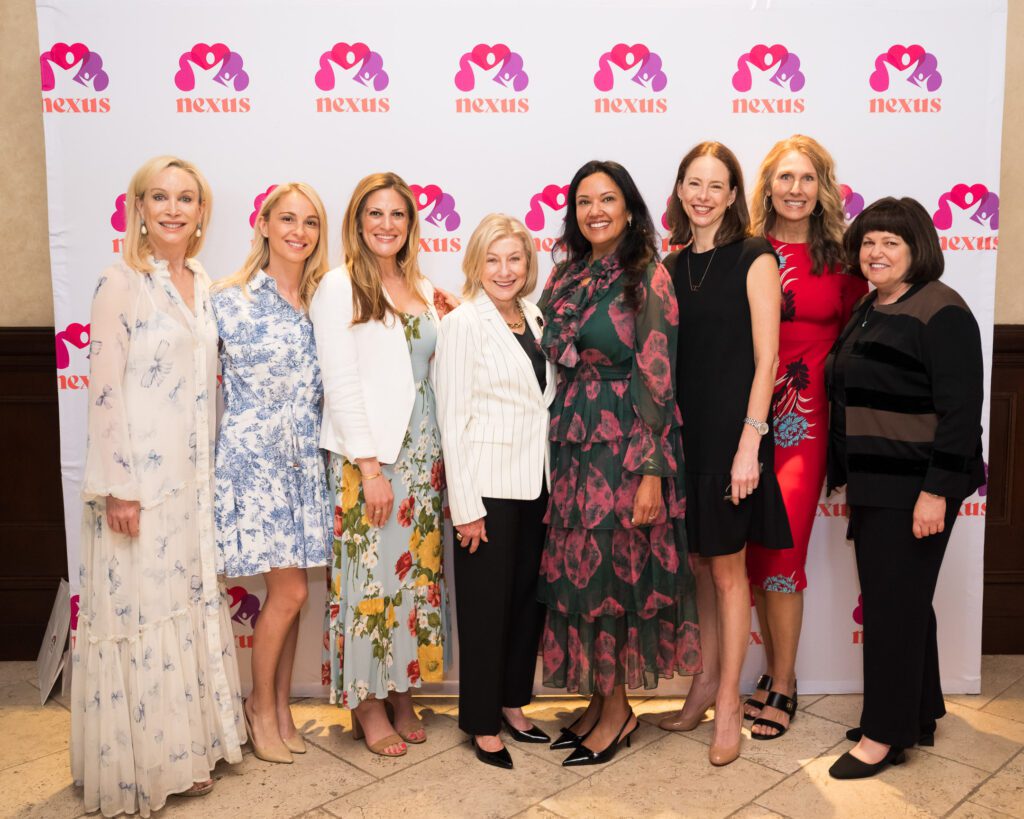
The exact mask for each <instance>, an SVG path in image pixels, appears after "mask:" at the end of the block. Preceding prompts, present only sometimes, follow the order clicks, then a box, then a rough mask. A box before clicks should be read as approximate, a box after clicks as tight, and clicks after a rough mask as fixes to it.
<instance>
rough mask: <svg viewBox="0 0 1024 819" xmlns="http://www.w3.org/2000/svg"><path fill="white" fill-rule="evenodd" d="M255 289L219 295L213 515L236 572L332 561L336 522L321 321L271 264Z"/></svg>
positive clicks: (226, 559)
mask: <svg viewBox="0 0 1024 819" xmlns="http://www.w3.org/2000/svg"><path fill="white" fill-rule="evenodd" d="M247 289H248V291H249V293H248V294H246V293H245V292H243V290H242V288H240V287H231V288H227V289H225V290H219V291H217V292H215V293H214V294H213V306H214V312H215V314H216V316H217V328H218V331H219V332H220V344H221V347H220V362H221V370H222V373H223V379H224V380H223V393H224V415H223V416H222V417H221V421H220V429H219V432H218V436H217V455H216V495H215V499H214V519H215V521H216V525H217V569H218V571H220V572H222V573H223V574H226V575H227V576H228V577H247V576H251V575H255V574H262V573H264V572H268V571H270V570H271V569H280V568H290V567H295V568H309V567H311V566H324V565H326V564H327V555H328V553H329V549H330V545H331V542H332V539H333V526H334V521H333V518H332V516H331V507H330V501H329V499H328V496H327V478H326V474H325V469H324V459H323V457H322V456H321V454H320V450H319V449H318V447H317V443H318V441H319V438H320V418H321V404H322V400H323V383H322V381H321V378H320V366H319V364H318V363H317V357H316V345H315V343H314V340H313V325H312V324H311V323H310V321H309V316H308V315H306V313H305V312H301V311H298V310H296V309H295V308H294V307H292V306H291V305H290V304H289V303H288V302H287V301H286V300H285V299H284V298H283V297H282V296H281V295H280V293H278V290H277V283H276V282H275V281H274V280H273V279H272V278H271V277H270V276H268V275H267V274H266V273H264V272H263V271H262V270H261V271H258V272H257V273H256V275H255V276H254V277H253V278H252V279H251V280H250V282H249V285H248V288H247Z"/></svg>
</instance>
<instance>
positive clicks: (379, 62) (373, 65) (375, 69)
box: [352, 51, 390, 91]
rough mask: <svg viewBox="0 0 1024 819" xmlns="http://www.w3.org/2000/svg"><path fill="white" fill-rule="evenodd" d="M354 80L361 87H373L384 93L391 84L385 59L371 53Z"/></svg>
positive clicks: (364, 59) (375, 53) (365, 58)
mask: <svg viewBox="0 0 1024 819" xmlns="http://www.w3.org/2000/svg"><path fill="white" fill-rule="evenodd" d="M352 80H353V81H354V82H357V83H359V84H360V85H372V86H373V90H374V91H383V90H384V89H385V88H387V87H388V82H390V78H389V77H388V72H387V71H385V70H384V58H383V57H381V56H380V54H378V53H377V52H376V51H371V52H370V53H369V54H367V55H366V57H364V58H363V64H362V65H361V66H359V70H358V71H357V72H356V74H355V76H354V77H353V78H352Z"/></svg>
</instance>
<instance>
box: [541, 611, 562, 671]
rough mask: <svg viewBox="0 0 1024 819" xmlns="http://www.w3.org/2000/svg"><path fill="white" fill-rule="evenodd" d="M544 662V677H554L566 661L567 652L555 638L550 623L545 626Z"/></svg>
mask: <svg viewBox="0 0 1024 819" xmlns="http://www.w3.org/2000/svg"><path fill="white" fill-rule="evenodd" d="M542 645H543V651H542V654H543V662H544V676H545V677H548V678H550V677H553V676H554V674H555V672H556V671H557V670H558V669H559V668H560V667H561V665H562V663H563V662H564V660H565V652H564V651H563V650H562V647H561V646H560V645H559V644H558V639H557V638H556V637H555V633H554V632H553V631H552V630H551V625H550V622H548V623H545V625H544V640H543V644H542Z"/></svg>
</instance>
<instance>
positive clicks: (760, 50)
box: [750, 43, 789, 71]
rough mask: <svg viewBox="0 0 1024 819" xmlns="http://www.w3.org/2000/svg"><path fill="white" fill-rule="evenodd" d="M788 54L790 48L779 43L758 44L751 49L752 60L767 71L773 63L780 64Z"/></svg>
mask: <svg viewBox="0 0 1024 819" xmlns="http://www.w3.org/2000/svg"><path fill="white" fill-rule="evenodd" d="M788 54H789V49H788V48H786V47H785V46H784V45H780V44H779V43H776V44H775V45H773V46H766V45H761V44H758V45H756V46H754V47H753V48H752V49H750V62H752V63H753V64H754V65H756V66H757V67H758V68H760V69H761V70H762V71H767V70H768V69H769V68H771V67H772V66H773V65H778V64H779V63H781V62H782V61H783V60H784V59H786V55H788Z"/></svg>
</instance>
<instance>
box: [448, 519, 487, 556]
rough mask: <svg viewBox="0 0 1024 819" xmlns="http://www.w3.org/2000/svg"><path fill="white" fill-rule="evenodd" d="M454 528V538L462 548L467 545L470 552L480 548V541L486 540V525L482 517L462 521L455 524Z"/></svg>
mask: <svg viewBox="0 0 1024 819" xmlns="http://www.w3.org/2000/svg"><path fill="white" fill-rule="evenodd" d="M455 530H456V531H457V532H458V536H457V537H456V538H455V539H456V540H457V541H458V542H459V545H460V546H461V547H462V548H463V549H465V548H467V547H468V548H469V553H470V554H473V552H475V551H476V550H477V549H479V548H480V542H481V541H483V542H484V543H486V542H487V527H486V525H485V524H484V518H478V519H477V520H473V521H470V522H469V523H463V524H461V525H459V526H456V527H455Z"/></svg>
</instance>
